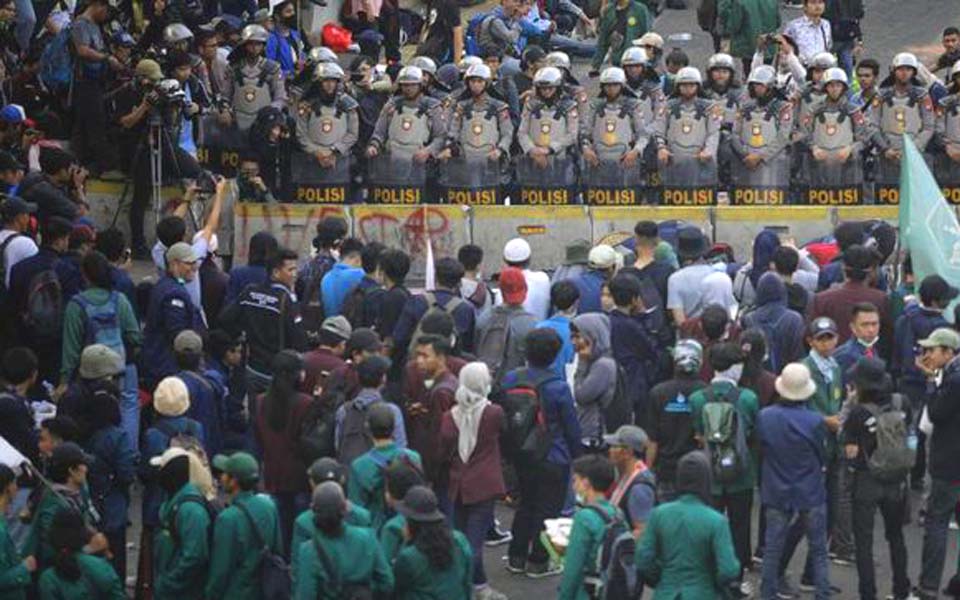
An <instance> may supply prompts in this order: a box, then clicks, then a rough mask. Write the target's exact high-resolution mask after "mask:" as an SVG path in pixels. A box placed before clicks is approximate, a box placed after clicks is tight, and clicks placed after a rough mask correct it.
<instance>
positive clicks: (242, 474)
mask: <svg viewBox="0 0 960 600" xmlns="http://www.w3.org/2000/svg"><path fill="white" fill-rule="evenodd" d="M213 466H214V468H215V469H217V470H220V471H223V472H224V473H226V474H227V475H233V476H234V477H236V478H237V479H239V480H240V481H245V482H246V481H256V480H257V479H259V478H260V465H258V464H257V459H255V458H254V457H253V456H251V455H250V454H247V453H246V452H234V453H233V454H231V455H230V456H227V455H225V454H218V455H216V456H214V457H213Z"/></svg>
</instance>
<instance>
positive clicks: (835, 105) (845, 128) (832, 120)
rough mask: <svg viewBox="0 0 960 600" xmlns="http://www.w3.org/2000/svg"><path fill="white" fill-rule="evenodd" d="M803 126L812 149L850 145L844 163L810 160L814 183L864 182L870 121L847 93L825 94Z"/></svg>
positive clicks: (813, 184) (827, 184)
mask: <svg viewBox="0 0 960 600" xmlns="http://www.w3.org/2000/svg"><path fill="white" fill-rule="evenodd" d="M801 126H802V127H803V130H804V133H805V136H806V139H807V140H808V141H809V145H810V149H811V151H812V150H814V149H819V150H824V151H826V152H836V151H839V150H842V149H844V148H850V149H851V151H850V157H849V158H848V159H847V161H846V162H845V163H843V164H842V165H837V164H836V163H831V162H827V161H815V160H812V159H811V161H810V184H811V186H817V185H823V186H837V185H844V184H849V185H861V184H862V183H863V172H862V169H861V168H860V151H861V150H862V149H863V145H864V142H865V141H866V140H867V139H868V137H869V124H868V123H867V122H866V120H865V119H864V116H863V113H862V112H861V111H860V109H859V108H857V106H856V105H854V104H853V103H852V102H851V101H850V100H849V99H848V98H847V97H846V95H843V96H841V97H840V98H839V99H838V100H837V101H833V100H830V99H829V98H825V99H824V101H823V102H822V103H821V104H820V105H819V106H818V107H817V108H816V109H815V110H814V111H813V113H812V114H810V115H809V116H807V117H806V119H805V120H804V123H802V124H801Z"/></svg>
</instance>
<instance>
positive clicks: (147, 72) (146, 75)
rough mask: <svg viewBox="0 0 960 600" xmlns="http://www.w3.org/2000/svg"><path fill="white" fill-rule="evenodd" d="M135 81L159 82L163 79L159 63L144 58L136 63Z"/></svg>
mask: <svg viewBox="0 0 960 600" xmlns="http://www.w3.org/2000/svg"><path fill="white" fill-rule="evenodd" d="M134 75H136V77H137V79H149V80H150V81H160V80H161V79H163V70H162V69H161V68H160V63H158V62H157V61H155V60H152V59H149V58H145V59H143V60H141V61H140V62H138V63H137V67H136V69H135V70H134Z"/></svg>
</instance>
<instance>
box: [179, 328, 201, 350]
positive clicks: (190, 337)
mask: <svg viewBox="0 0 960 600" xmlns="http://www.w3.org/2000/svg"><path fill="white" fill-rule="evenodd" d="M173 351H174V352H192V353H194V354H200V353H201V352H203V339H201V338H200V336H199V335H198V334H197V332H196V331H194V330H192V329H184V330H183V331H181V332H180V333H178V334H177V337H175V338H173Z"/></svg>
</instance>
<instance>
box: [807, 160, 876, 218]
mask: <svg viewBox="0 0 960 600" xmlns="http://www.w3.org/2000/svg"><path fill="white" fill-rule="evenodd" d="M807 165H808V168H809V171H808V173H807V175H808V181H809V187H808V188H807V204H810V205H813V206H845V205H851V204H860V203H861V202H862V200H863V171H862V169H861V168H860V161H859V157H858V156H856V155H851V156H850V157H849V158H847V160H846V161H845V162H840V160H839V159H838V158H837V153H836V151H827V158H826V159H825V160H815V159H814V158H813V157H812V156H807Z"/></svg>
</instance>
